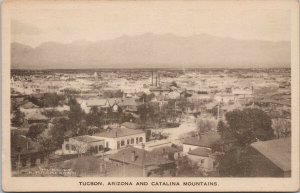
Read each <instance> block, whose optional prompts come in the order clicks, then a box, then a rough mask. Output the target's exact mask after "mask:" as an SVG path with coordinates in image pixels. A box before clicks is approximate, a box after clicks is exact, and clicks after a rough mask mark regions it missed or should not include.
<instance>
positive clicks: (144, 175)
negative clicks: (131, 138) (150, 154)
mask: <svg viewBox="0 0 300 193" xmlns="http://www.w3.org/2000/svg"><path fill="white" fill-rule="evenodd" d="M142 150H143V154H142V155H143V156H142V174H143V176H142V177H147V176H146V173H145V170H146V169H145V144H144V143H143V144H142Z"/></svg>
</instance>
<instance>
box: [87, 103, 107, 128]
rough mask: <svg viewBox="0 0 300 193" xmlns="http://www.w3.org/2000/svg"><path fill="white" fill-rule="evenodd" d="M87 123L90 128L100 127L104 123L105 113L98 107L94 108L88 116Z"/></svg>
mask: <svg viewBox="0 0 300 193" xmlns="http://www.w3.org/2000/svg"><path fill="white" fill-rule="evenodd" d="M86 122H87V125H89V126H96V127H100V126H101V125H102V123H103V113H102V112H101V111H99V110H98V108H97V107H92V108H91V110H90V112H89V113H88V114H87V115H86Z"/></svg>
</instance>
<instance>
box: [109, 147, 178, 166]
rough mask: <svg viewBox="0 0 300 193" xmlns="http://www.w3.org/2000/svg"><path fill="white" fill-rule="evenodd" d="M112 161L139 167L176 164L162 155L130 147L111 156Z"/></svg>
mask: <svg viewBox="0 0 300 193" xmlns="http://www.w3.org/2000/svg"><path fill="white" fill-rule="evenodd" d="M109 159H110V160H112V161H118V162H122V163H127V164H133V165H137V166H143V165H144V166H160V165H165V164H171V163H174V162H173V161H171V160H169V159H167V158H164V157H162V156H161V155H160V154H157V153H153V152H149V151H146V150H144V149H139V148H135V147H132V146H129V147H127V148H125V149H122V150H121V151H119V152H118V153H116V154H112V155H110V156H109Z"/></svg>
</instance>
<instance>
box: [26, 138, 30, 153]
mask: <svg viewBox="0 0 300 193" xmlns="http://www.w3.org/2000/svg"><path fill="white" fill-rule="evenodd" d="M26 150H27V151H29V141H28V140H26Z"/></svg>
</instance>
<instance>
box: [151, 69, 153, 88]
mask: <svg viewBox="0 0 300 193" xmlns="http://www.w3.org/2000/svg"><path fill="white" fill-rule="evenodd" d="M151 85H152V86H153V71H152V82H151Z"/></svg>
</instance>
